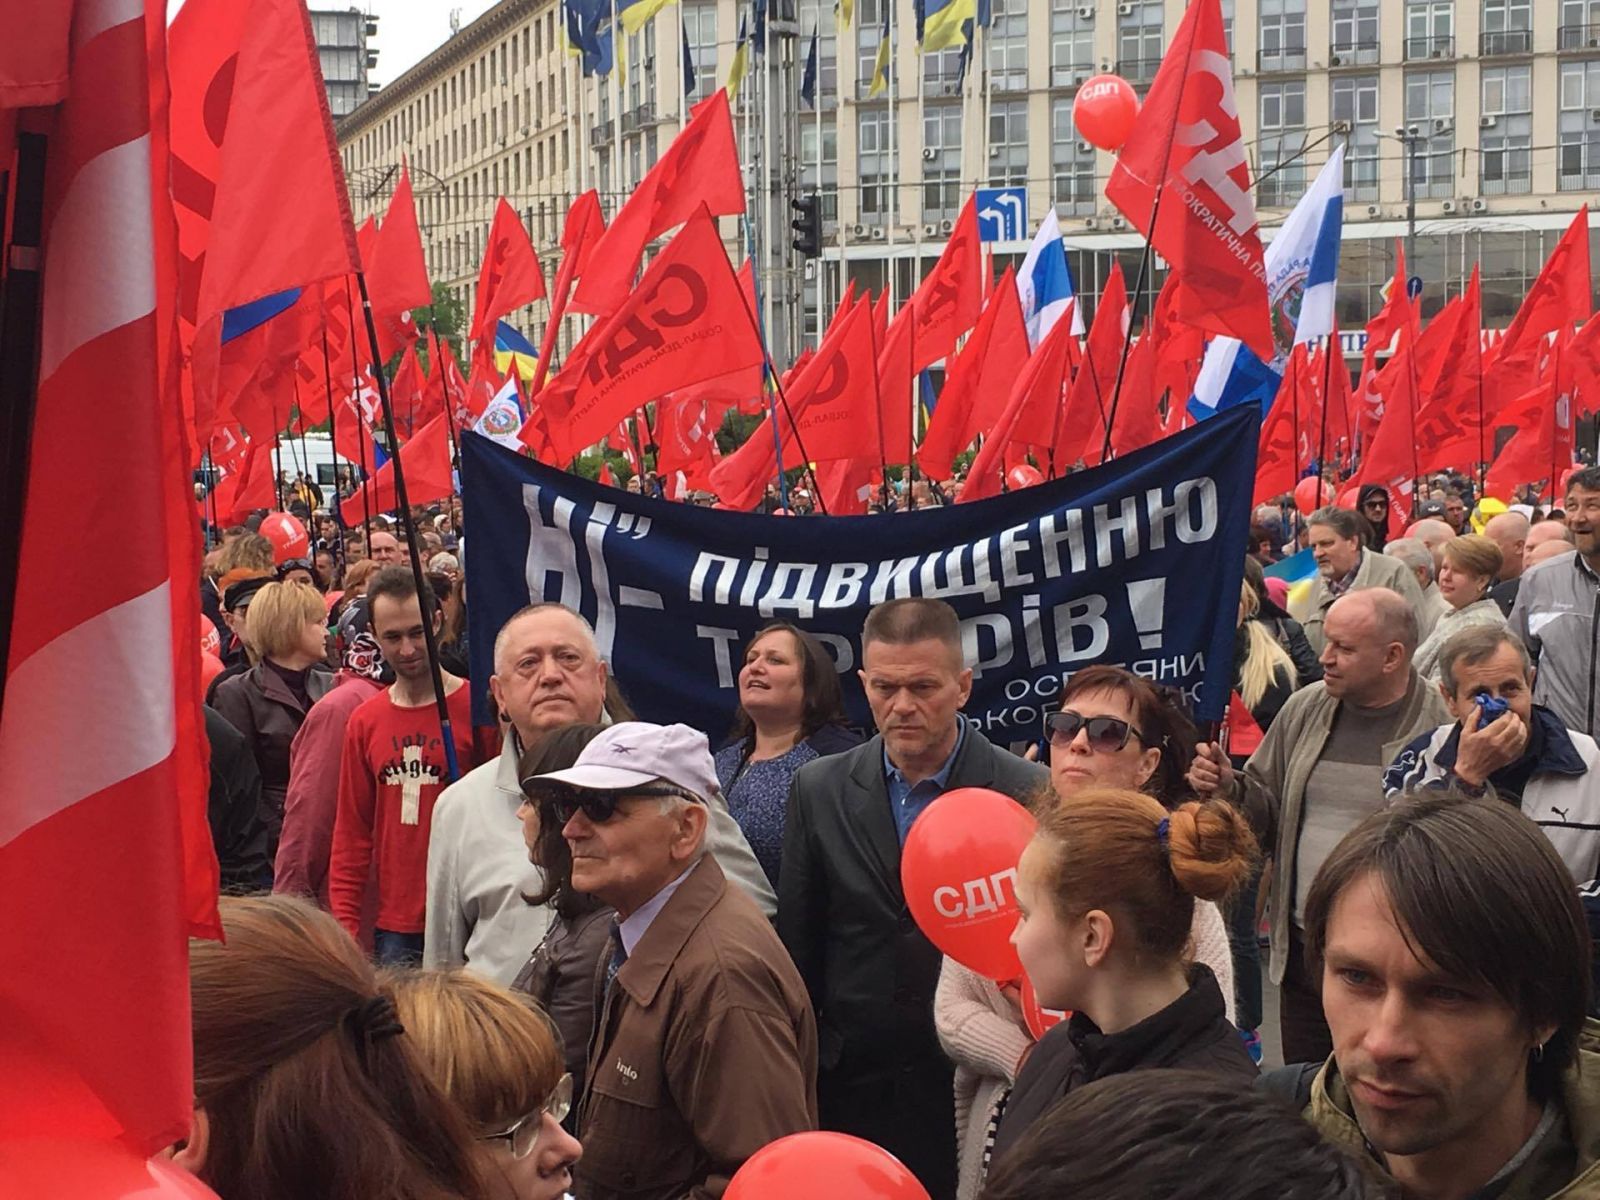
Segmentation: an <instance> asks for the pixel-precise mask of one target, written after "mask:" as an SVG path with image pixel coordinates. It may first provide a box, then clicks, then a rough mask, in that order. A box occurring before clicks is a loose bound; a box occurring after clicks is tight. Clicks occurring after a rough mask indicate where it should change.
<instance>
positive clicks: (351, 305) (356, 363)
mask: <svg viewBox="0 0 1600 1200" xmlns="http://www.w3.org/2000/svg"><path fill="white" fill-rule="evenodd" d="M363 286H365V285H363ZM344 310H345V312H346V313H347V314H349V317H350V371H351V382H350V386H351V387H353V388H355V389H356V391H355V397H356V412H355V416H356V424H357V425H358V426H359V429H358V431H357V434H356V456H357V459H358V461H357V463H356V466H357V467H359V468H360V470H361V489H360V490H361V540H362V541H363V542H368V540H369V539H370V538H371V537H372V489H371V488H369V487H368V486H367V480H369V479H371V478H372V476H371V475H369V474H367V443H368V442H370V441H371V440H372V430H371V429H370V428H369V427H368V425H367V418H366V416H365V415H364V414H363V412H362V409H361V360H360V359H359V358H358V357H357V356H356V310H355V302H354V301H353V300H351V298H350V285H349V283H348V281H347V282H346V283H345V288H344ZM372 358H373V361H374V363H376V362H377V358H378V340H377V338H373V340H372ZM373 374H375V375H377V376H378V377H379V378H380V379H381V378H382V377H383V370H382V368H376V369H375V370H374V371H373ZM367 550H368V552H369V553H370V552H371V550H372V547H371V545H370V544H368V546H367Z"/></svg>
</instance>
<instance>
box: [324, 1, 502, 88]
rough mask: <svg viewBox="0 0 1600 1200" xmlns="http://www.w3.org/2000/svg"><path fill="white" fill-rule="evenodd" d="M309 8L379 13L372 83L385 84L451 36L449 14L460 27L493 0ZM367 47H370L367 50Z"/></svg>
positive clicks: (350, 3) (363, 3)
mask: <svg viewBox="0 0 1600 1200" xmlns="http://www.w3.org/2000/svg"><path fill="white" fill-rule="evenodd" d="M310 7H312V8H351V7H354V8H360V9H361V10H362V11H364V12H369V13H377V14H378V36H377V37H376V38H374V39H373V41H372V42H371V43H370V45H371V46H376V47H377V50H378V65H377V67H376V68H375V69H374V70H373V72H372V76H371V77H372V82H374V83H380V84H385V83H388V82H390V81H391V80H393V79H395V78H396V77H397V76H399V75H402V74H404V72H405V70H406V68H408V67H410V66H413V65H414V64H416V63H417V62H420V61H421V60H422V59H424V58H426V57H427V56H428V54H429V52H431V51H432V50H434V49H435V48H436V47H438V46H440V45H442V44H443V43H444V42H445V40H446V39H448V38H449V36H450V14H451V12H452V11H457V10H459V11H460V13H461V24H462V27H463V28H464V27H466V26H467V25H470V24H471V23H472V22H473V21H474V20H475V19H476V18H478V17H480V16H482V15H483V14H484V13H485V12H487V11H488V10H489V9H491V8H493V7H494V0H346V2H341V0H332V2H331V3H330V2H329V0H310ZM369 48H370V47H369Z"/></svg>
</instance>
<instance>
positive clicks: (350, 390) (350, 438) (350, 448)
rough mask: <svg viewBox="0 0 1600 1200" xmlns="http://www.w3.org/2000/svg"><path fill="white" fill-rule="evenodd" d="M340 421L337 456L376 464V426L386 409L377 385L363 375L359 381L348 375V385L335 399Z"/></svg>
mask: <svg viewBox="0 0 1600 1200" xmlns="http://www.w3.org/2000/svg"><path fill="white" fill-rule="evenodd" d="M335 403H336V404H337V406H338V414H339V415H338V419H337V420H335V421H334V423H333V449H334V453H336V454H337V455H339V457H340V458H342V459H344V460H345V461H346V462H352V463H356V464H358V465H360V464H366V466H367V467H368V468H370V467H371V465H372V424H373V422H374V421H375V420H376V419H377V416H378V411H379V409H380V408H381V407H382V403H383V402H382V400H381V398H380V397H379V396H378V388H377V385H376V384H374V383H373V381H372V376H371V375H370V374H367V373H366V372H363V373H362V374H361V377H360V378H359V379H351V378H350V377H349V376H348V375H346V376H344V386H343V388H342V390H341V392H340V394H339V396H338V397H337V399H336V400H335Z"/></svg>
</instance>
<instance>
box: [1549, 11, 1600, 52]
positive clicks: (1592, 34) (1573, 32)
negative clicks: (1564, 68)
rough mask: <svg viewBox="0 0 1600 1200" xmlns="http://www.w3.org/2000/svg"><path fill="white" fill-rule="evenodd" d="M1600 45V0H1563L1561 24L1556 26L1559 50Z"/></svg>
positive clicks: (1590, 47) (1585, 48) (1584, 48)
mask: <svg viewBox="0 0 1600 1200" xmlns="http://www.w3.org/2000/svg"><path fill="white" fill-rule="evenodd" d="M1596 47H1600V0H1561V24H1560V25H1559V26H1557V27H1556V49H1557V50H1588V49H1593V48H1596Z"/></svg>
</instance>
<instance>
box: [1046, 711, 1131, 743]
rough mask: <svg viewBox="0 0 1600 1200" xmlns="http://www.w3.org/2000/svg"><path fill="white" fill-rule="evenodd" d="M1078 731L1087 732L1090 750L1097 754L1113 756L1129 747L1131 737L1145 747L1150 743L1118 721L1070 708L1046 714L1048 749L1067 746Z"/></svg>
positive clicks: (1124, 722) (1113, 718) (1128, 726)
mask: <svg viewBox="0 0 1600 1200" xmlns="http://www.w3.org/2000/svg"><path fill="white" fill-rule="evenodd" d="M1079 730H1085V731H1087V733H1088V736H1089V749H1090V750H1092V751H1094V752H1095V753H1096V754H1115V753H1116V752H1117V751H1118V750H1121V749H1122V748H1123V747H1124V746H1126V745H1127V744H1128V739H1129V738H1130V737H1136V738H1138V739H1139V740H1140V741H1141V742H1144V743H1146V744H1149V740H1150V739H1148V738H1147V737H1145V736H1144V734H1142V733H1140V732H1139V731H1138V730H1137V729H1135V728H1134V727H1133V726H1132V725H1130V724H1128V722H1126V721H1119V720H1118V719H1117V718H1116V717H1086V716H1084V715H1083V714H1082V713H1075V712H1073V711H1072V710H1071V709H1070V708H1063V709H1062V710H1061V711H1060V712H1053V713H1046V714H1045V718H1044V735H1045V737H1047V738H1049V739H1050V743H1051V745H1054V746H1066V745H1069V744H1070V743H1071V742H1072V741H1073V739H1075V738H1076V737H1077V736H1078V731H1079Z"/></svg>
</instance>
